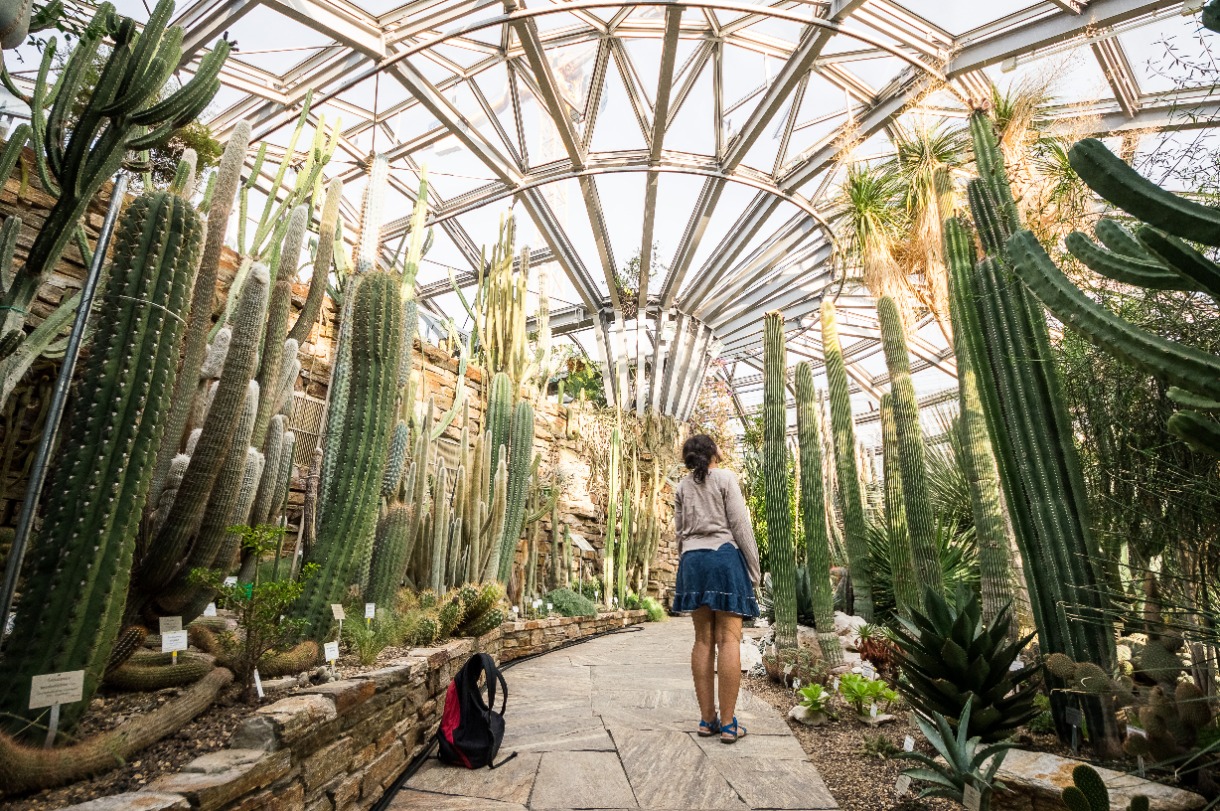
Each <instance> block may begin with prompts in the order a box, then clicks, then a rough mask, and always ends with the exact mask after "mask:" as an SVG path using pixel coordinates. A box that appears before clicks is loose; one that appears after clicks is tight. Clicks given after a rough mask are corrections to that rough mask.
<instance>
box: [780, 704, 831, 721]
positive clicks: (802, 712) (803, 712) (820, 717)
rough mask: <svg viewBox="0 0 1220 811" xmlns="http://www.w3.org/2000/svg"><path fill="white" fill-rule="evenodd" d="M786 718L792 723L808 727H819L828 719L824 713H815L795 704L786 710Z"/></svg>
mask: <svg viewBox="0 0 1220 811" xmlns="http://www.w3.org/2000/svg"><path fill="white" fill-rule="evenodd" d="M788 717H789V718H791V719H792V720H793V721H797V722H799V723H802V724H804V725H805V726H809V727H820V726H821V725H822V724H824V723H826V722H827V721H828V720H829V719H828V718H827V716H826V713H824V712H815V711H814V710H811V709H809V708H808V707H806V706H803V705H801V704H797V705H796V706H795V707H793V708H792V709H790V710H788Z"/></svg>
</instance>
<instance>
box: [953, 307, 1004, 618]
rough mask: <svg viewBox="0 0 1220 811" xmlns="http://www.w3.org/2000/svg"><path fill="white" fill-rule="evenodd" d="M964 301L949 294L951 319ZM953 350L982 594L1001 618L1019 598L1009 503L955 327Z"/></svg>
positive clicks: (989, 613)
mask: <svg viewBox="0 0 1220 811" xmlns="http://www.w3.org/2000/svg"><path fill="white" fill-rule="evenodd" d="M960 306H961V302H960V300H959V299H958V298H956V297H954V296H950V300H949V317H950V320H951V321H952V323H953V324H954V325H957V324H959V323H961V319H962V315H961V313H960V312H959V311H958V309H957V308H958V307H960ZM953 349H954V353H955V355H956V357H957V389H958V403H959V410H958V413H959V415H960V417H959V420H958V432H959V434H960V437H961V441H960V442H959V443H958V447H960V449H961V457H962V458H961V460H960V461H961V465H962V469H963V471H965V474H966V484H967V486H968V487H969V489H970V508H971V512H972V513H973V515H974V535H975V539H976V541H977V543H978V549H979V582H980V590H981V591H982V595H983V616H984V617H985V618H986V620H987V621H988V622H991V621H992V618H994V617H998V616H999V615H1000V612H1001V611H1003V610H1004V607H1005V606H1007V605H1009V604H1011V603H1012V602H1013V598H1014V592H1013V570H1012V557H1011V553H1010V549H1011V546H1010V544H1009V542H1008V525H1007V522H1006V521H1005V518H1004V505H1003V502H1002V500H1001V498H1000V472H999V470H998V469H997V468H996V458H995V452H994V451H993V450H992V448H991V437H990V436H988V434H987V418H986V417H985V416H984V415H983V404H982V401H981V399H980V397H979V383H978V376H977V375H976V374H975V371H974V363H973V361H972V360H971V358H970V352H969V350H968V347H967V345H966V343H965V340H964V339H963V338H962V334H961V330H959V329H956V328H955V329H954V332H953Z"/></svg>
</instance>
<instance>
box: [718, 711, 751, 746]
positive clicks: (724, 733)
mask: <svg viewBox="0 0 1220 811" xmlns="http://www.w3.org/2000/svg"><path fill="white" fill-rule="evenodd" d="M745 736H746V728H745V727H743V726H738V725H737V716H736V715H734V716H733V723H731V724H725V725H724V726H722V727H721V728H720V742H721V743H737V739H738V738H744V737H745Z"/></svg>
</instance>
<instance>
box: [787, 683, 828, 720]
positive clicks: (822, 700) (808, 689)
mask: <svg viewBox="0 0 1220 811" xmlns="http://www.w3.org/2000/svg"><path fill="white" fill-rule="evenodd" d="M796 692H797V695H799V696H800V697H801V706H802V707H804V708H805V709H807V710H809V711H810V712H820V713H824V714H826V715H829V714H830V701H831V698H832V697H833V696H832V695H831V693H830V691H829V690H827V689H826V688H825V687H823V686H822V685H820V684H818V683H816V682H814V683H813V684H807V685H805V686H804V687H802V688H801V689H799V690H797V691H796Z"/></svg>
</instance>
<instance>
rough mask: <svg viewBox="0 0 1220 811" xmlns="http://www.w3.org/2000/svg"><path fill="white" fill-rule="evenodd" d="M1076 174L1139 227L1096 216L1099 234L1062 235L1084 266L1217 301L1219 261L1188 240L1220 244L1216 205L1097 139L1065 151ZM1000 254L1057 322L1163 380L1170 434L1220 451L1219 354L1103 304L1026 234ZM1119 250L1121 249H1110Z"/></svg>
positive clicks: (1204, 448) (1194, 445)
mask: <svg viewBox="0 0 1220 811" xmlns="http://www.w3.org/2000/svg"><path fill="white" fill-rule="evenodd" d="M1068 157H1069V160H1070V162H1071V165H1072V168H1073V169H1075V170H1076V172H1077V174H1079V175H1080V177H1081V179H1082V180H1084V182H1085V183H1087V184H1088V185H1089V186H1090V187H1091V188H1092V189H1093V191H1095V192H1097V193H1098V194H1099V195H1101V196H1102V197H1103V198H1104V199H1105V200H1107V201H1108V202H1110V203H1112V204H1114V205H1116V206H1118V207H1119V208H1121V209H1123V210H1124V211H1126V212H1127V213H1128V214H1130V215H1131V216H1132V217H1135V218H1136V219H1137V220H1142V221H1143V222H1144V223H1146V224H1145V225H1141V226H1140V227H1138V228H1137V229H1136V231H1135V234H1134V235H1132V234H1131V233H1130V232H1127V231H1126V230H1125V229H1123V228H1122V226H1120V225H1118V224H1117V223H1113V222H1112V221H1108V220H1102V221H1101V222H1100V223H1098V226H1097V236H1098V238H1099V239H1101V240H1102V241H1103V242H1104V243H1105V244H1106V246H1107V248H1109V249H1110V250H1108V251H1107V250H1106V249H1102V248H1099V247H1098V246H1097V245H1096V244H1095V243H1093V242H1092V240H1090V239H1089V238H1088V237H1087V236H1086V235H1084V234H1080V233H1075V234H1072V235H1071V236H1069V237H1068V240H1067V246H1068V250H1069V251H1071V253H1072V254H1073V255H1074V256H1076V257H1077V258H1078V259H1080V260H1081V262H1083V263H1084V264H1085V265H1086V266H1088V267H1089V268H1091V269H1093V270H1094V271H1096V272H1098V273H1101V274H1102V275H1105V276H1108V277H1110V278H1114V279H1117V280H1119V281H1122V282H1125V283H1127V284H1133V285H1138V286H1141V287H1146V288H1149V289H1154V290H1186V291H1199V292H1203V293H1206V294H1208V295H1209V296H1211V297H1212V298H1213V299H1215V300H1217V301H1220V265H1217V264H1216V263H1215V262H1213V261H1211V260H1210V259H1208V258H1207V257H1206V256H1204V255H1203V254H1202V253H1200V252H1199V251H1197V250H1195V249H1194V248H1192V247H1191V246H1190V245H1189V244H1188V242H1201V243H1203V244H1205V245H1211V246H1216V245H1220V209H1217V208H1215V207H1212V206H1206V205H1202V204H1200V203H1196V202H1194V201H1192V200H1189V199H1187V198H1185V197H1181V196H1178V195H1175V194H1173V193H1172V192H1170V191H1167V190H1165V189H1162V188H1160V187H1159V186H1157V185H1156V184H1154V183H1152V182H1151V181H1150V180H1148V179H1146V178H1144V177H1143V176H1142V175H1140V174H1139V173H1138V172H1137V171H1136V170H1135V169H1133V168H1132V167H1131V166H1129V165H1128V164H1127V163H1126V162H1125V161H1123V160H1122V159H1121V158H1119V157H1118V156H1116V155H1114V154H1113V153H1111V152H1110V151H1109V150H1108V149H1107V148H1106V146H1105V145H1104V144H1102V143H1101V142H1100V141H1098V140H1096V139H1093V138H1086V139H1084V140H1083V141H1080V142H1078V143H1077V144H1076V145H1075V146H1073V147H1072V148H1071V150H1070V151H1069V152H1068ZM1005 249H1006V255H1007V257H1008V260H1009V261H1010V262H1011V263H1012V265H1013V266H1014V268H1015V270H1016V272H1017V273H1018V274H1019V275H1020V277H1021V280H1022V281H1023V282H1024V283H1025V284H1026V285H1027V286H1028V287H1029V289H1030V290H1031V291H1032V292H1033V294H1034V296H1036V297H1037V299H1038V300H1039V301H1040V302H1041V303H1042V304H1043V305H1044V306H1045V307H1046V308H1047V309H1049V310H1050V311H1051V312H1052V313H1054V314H1055V316H1056V317H1057V318H1059V319H1060V320H1061V321H1063V323H1064V324H1066V325H1067V326H1068V327H1070V328H1071V329H1073V330H1075V331H1076V332H1079V333H1080V334H1081V335H1082V336H1084V337H1085V338H1086V339H1088V340H1089V341H1090V342H1091V343H1093V344H1094V345H1096V346H1098V347H1099V348H1100V349H1102V350H1103V351H1105V352H1107V353H1109V354H1111V355H1113V356H1115V357H1116V358H1118V359H1120V360H1122V361H1124V362H1125V363H1127V364H1129V365H1131V366H1133V367H1135V368H1137V369H1139V370H1141V371H1143V372H1145V373H1147V374H1149V375H1152V376H1155V377H1157V378H1159V379H1162V380H1164V381H1166V382H1168V383H1169V384H1170V385H1171V386H1172V387H1173V388H1171V389H1170V390H1169V395H1168V396H1169V398H1170V399H1171V400H1173V401H1174V402H1176V403H1177V404H1179V405H1180V406H1182V408H1181V409H1180V410H1178V411H1177V412H1176V413H1174V414H1173V416H1171V417H1170V418H1169V421H1168V423H1167V427H1168V430H1169V432H1170V433H1172V434H1174V435H1175V436H1177V437H1179V438H1180V439H1182V440H1184V441H1185V442H1186V443H1187V444H1189V445H1190V446H1191V447H1192V448H1194V449H1195V450H1198V451H1201V452H1205V453H1210V454H1213V455H1220V422H1218V421H1217V420H1216V419H1215V418H1214V416H1213V415H1214V414H1215V413H1216V412H1218V411H1220V383H1218V382H1217V381H1218V380H1220V357H1217V356H1216V355H1214V354H1210V353H1208V352H1205V351H1203V350H1200V349H1197V348H1195V347H1191V346H1187V345H1185V344H1181V343H1178V342H1176V341H1173V340H1170V339H1166V338H1162V337H1160V336H1158V335H1155V334H1153V333H1151V332H1148V331H1147V330H1144V329H1141V328H1139V327H1137V326H1135V325H1133V324H1131V323H1129V322H1127V321H1125V320H1123V319H1122V318H1119V317H1118V316H1116V315H1114V314H1113V313H1111V312H1110V311H1109V310H1107V309H1106V308H1104V307H1102V306H1101V305H1099V304H1098V303H1096V302H1095V301H1093V300H1092V299H1091V298H1089V297H1088V296H1087V295H1086V294H1085V293H1084V292H1083V291H1081V290H1080V289H1079V288H1078V287H1077V286H1076V285H1075V284H1074V283H1073V282H1072V281H1071V280H1070V279H1068V278H1067V276H1065V275H1064V274H1063V272H1062V271H1061V270H1060V269H1059V268H1058V267H1057V266H1056V265H1055V263H1054V262H1053V261H1052V260H1051V258H1050V256H1048V255H1047V253H1046V250H1045V249H1044V248H1043V247H1042V246H1041V244H1039V242H1038V240H1037V238H1036V237H1035V236H1034V235H1033V234H1032V233H1030V232H1029V231H1018V232H1016V233H1013V234H1012V235H1011V237H1010V238H1009V239H1008V240H1007V243H1006V246H1005ZM1116 249H1121V251H1120V250H1116Z"/></svg>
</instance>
